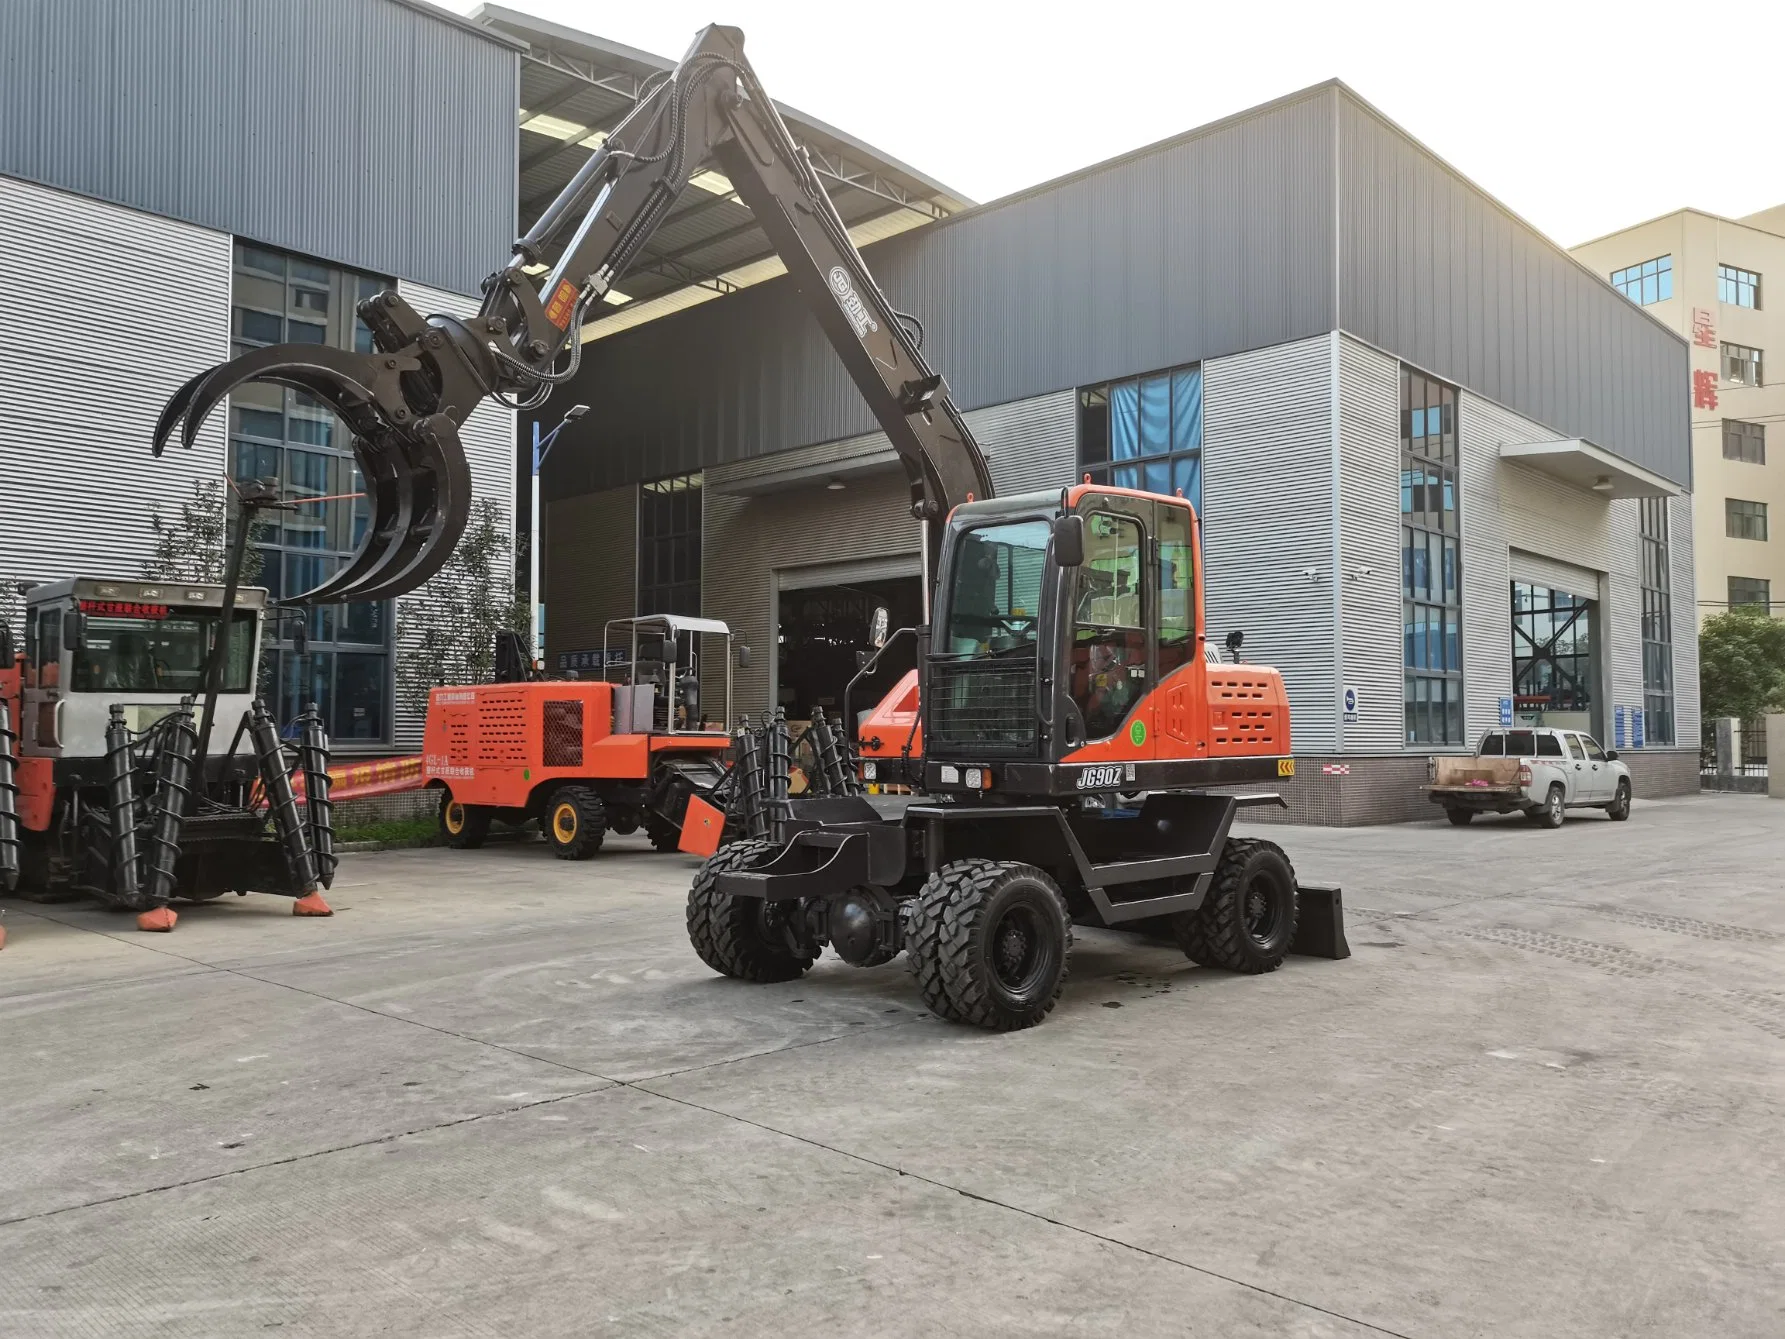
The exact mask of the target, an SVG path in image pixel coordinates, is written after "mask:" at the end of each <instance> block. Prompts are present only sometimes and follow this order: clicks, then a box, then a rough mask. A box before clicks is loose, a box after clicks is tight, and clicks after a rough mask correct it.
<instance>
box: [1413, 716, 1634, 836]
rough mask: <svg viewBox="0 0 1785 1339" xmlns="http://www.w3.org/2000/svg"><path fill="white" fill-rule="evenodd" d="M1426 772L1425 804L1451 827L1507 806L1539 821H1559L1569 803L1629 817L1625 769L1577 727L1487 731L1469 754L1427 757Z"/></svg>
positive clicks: (1556, 825)
mask: <svg viewBox="0 0 1785 1339" xmlns="http://www.w3.org/2000/svg"><path fill="white" fill-rule="evenodd" d="M1426 774H1427V776H1428V777H1429V778H1430V779H1431V785H1429V786H1428V787H1427V788H1426V790H1427V794H1428V796H1429V797H1430V799H1431V801H1432V803H1433V804H1437V805H1442V806H1443V808H1444V813H1445V816H1446V817H1448V818H1449V819H1450V821H1451V822H1452V823H1455V824H1456V825H1457V826H1458V827H1461V826H1463V825H1464V824H1465V823H1468V822H1469V821H1470V820H1472V819H1473V818H1474V817H1475V815H1477V814H1510V813H1512V812H1513V811H1514V810H1520V811H1522V812H1523V813H1524V815H1525V817H1526V818H1528V819H1530V820H1531V821H1532V822H1533V823H1536V824H1537V825H1538V826H1540V827H1546V828H1559V827H1561V826H1562V816H1563V814H1564V812H1565V811H1566V810H1569V809H1603V810H1605V812H1606V814H1607V815H1608V816H1609V817H1610V818H1611V819H1612V820H1613V821H1614V822H1618V823H1622V822H1623V821H1624V820H1625V819H1627V818H1629V817H1630V795H1631V787H1630V769H1629V768H1628V767H1627V766H1625V765H1624V764H1623V763H1621V762H1619V761H1618V755H1617V753H1616V752H1615V751H1608V750H1606V749H1602V748H1600V747H1599V741H1598V740H1596V739H1594V738H1593V736H1591V735H1589V734H1586V733H1585V732H1583V731H1580V730H1552V729H1547V728H1539V729H1510V730H1489V731H1488V732H1487V733H1486V734H1485V735H1483V736H1482V737H1481V746H1480V747H1479V748H1477V749H1476V750H1475V756H1474V757H1473V758H1456V757H1444V756H1439V757H1435V758H1432V759H1431V760H1430V761H1429V762H1428V763H1427V766H1426Z"/></svg>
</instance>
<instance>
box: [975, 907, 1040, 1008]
mask: <svg viewBox="0 0 1785 1339" xmlns="http://www.w3.org/2000/svg"><path fill="white" fill-rule="evenodd" d="M987 944H988V948H989V952H988V954H987V957H989V958H990V960H991V968H992V975H993V976H994V977H996V978H997V981H998V985H999V986H1000V987H1002V988H1003V989H1004V990H1006V991H1008V992H1009V993H1010V994H1012V995H1023V994H1026V993H1027V992H1028V991H1029V990H1031V989H1033V988H1034V986H1035V985H1036V984H1037V982H1038V981H1039V980H1040V978H1041V976H1042V975H1043V973H1044V972H1045V971H1046V968H1047V958H1048V954H1047V936H1046V933H1045V931H1044V929H1043V927H1042V924H1041V920H1040V918H1039V917H1038V916H1037V915H1036V913H1035V908H1034V907H1029V906H1015V907H1011V908H1010V909H1009V910H1007V911H1006V912H1005V913H1004V914H1003V915H1002V916H1000V917H999V918H998V922H997V924H995V925H994V926H992V933H991V935H990V937H989V939H988V940H987Z"/></svg>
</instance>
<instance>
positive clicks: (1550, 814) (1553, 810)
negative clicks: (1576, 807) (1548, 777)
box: [1525, 781, 1568, 829]
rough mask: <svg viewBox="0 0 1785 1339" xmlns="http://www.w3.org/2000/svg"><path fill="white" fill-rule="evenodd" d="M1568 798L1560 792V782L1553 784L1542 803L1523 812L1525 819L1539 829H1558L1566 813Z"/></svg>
mask: <svg viewBox="0 0 1785 1339" xmlns="http://www.w3.org/2000/svg"><path fill="white" fill-rule="evenodd" d="M1567 807H1568V798H1567V795H1566V794H1565V793H1564V792H1563V790H1562V783H1561V782H1559V781H1558V782H1554V783H1552V784H1551V786H1550V788H1549V793H1548V794H1547V795H1545V796H1544V797H1543V803H1542V804H1540V805H1537V806H1536V807H1535V808H1532V809H1527V810H1525V817H1526V818H1527V819H1529V820H1530V821H1531V822H1533V823H1535V824H1536V825H1537V826H1538V827H1540V828H1551V829H1554V828H1559V827H1561V826H1562V820H1563V818H1564V816H1565V815H1566V813H1567Z"/></svg>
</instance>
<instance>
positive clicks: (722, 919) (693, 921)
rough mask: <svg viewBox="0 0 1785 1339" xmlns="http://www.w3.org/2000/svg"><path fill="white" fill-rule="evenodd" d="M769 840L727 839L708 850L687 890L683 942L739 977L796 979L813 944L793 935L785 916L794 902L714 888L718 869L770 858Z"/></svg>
mask: <svg viewBox="0 0 1785 1339" xmlns="http://www.w3.org/2000/svg"><path fill="white" fill-rule="evenodd" d="M775 850H776V848H775V847H774V846H773V845H772V844H771V843H769V842H763V841H742V842H733V843H732V844H731V845H730V846H727V847H726V848H725V849H724V850H721V851H716V852H714V853H713V854H712V855H710V856H708V857H707V859H706V862H705V863H704V864H702V865H701V867H700V872H699V873H698V874H696V875H695V876H694V886H693V887H692V888H690V889H689V890H688V942H689V943H691V944H693V945H694V951H695V952H696V953H698V954H699V955H700V960H701V961H702V962H704V963H705V964H706V965H707V966H708V967H711V968H712V969H713V970H714V971H715V972H718V973H719V974H720V975H721V976H730V977H735V978H737V979H738V980H740V981H759V982H771V981H796V980H798V979H799V978H800V977H802V976H804V975H805V974H806V969H807V968H808V967H810V966H811V965H812V964H813V963H814V962H816V961H818V948H817V946H816V945H813V944H809V943H807V942H806V940H805V939H804V938H803V937H801V938H796V937H795V936H794V934H793V932H792V926H791V925H790V923H789V921H788V916H789V913H790V912H791V913H792V914H794V915H797V914H798V912H799V907H800V904H799V903H798V902H793V903H787V902H770V901H768V900H767V899H765V898H760V897H733V896H731V895H730V894H729V893H722V892H720V891H719V886H718V881H719V876H720V875H721V874H728V873H732V872H734V871H737V870H746V869H755V868H756V867H757V866H759V865H766V864H767V863H768V862H769V861H770V860H772V859H773V858H774V855H775Z"/></svg>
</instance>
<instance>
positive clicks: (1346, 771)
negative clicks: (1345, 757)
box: [1320, 762, 1351, 776]
mask: <svg viewBox="0 0 1785 1339" xmlns="http://www.w3.org/2000/svg"><path fill="white" fill-rule="evenodd" d="M1320 770H1321V771H1322V772H1325V773H1326V774H1327V775H1328V776H1350V775H1351V764H1350V763H1348V762H1328V763H1321V764H1320Z"/></svg>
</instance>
